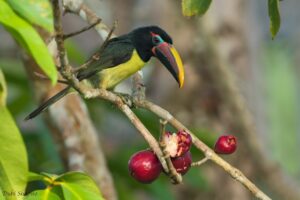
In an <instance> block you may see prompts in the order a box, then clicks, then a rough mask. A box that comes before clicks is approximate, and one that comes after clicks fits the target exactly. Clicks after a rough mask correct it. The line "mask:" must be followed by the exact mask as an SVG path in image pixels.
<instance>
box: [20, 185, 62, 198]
mask: <svg viewBox="0 0 300 200" xmlns="http://www.w3.org/2000/svg"><path fill="white" fill-rule="evenodd" d="M60 199H61V198H59V196H57V195H56V194H55V193H53V192H51V190H50V188H47V189H45V190H35V191H33V192H31V193H29V194H28V195H27V196H26V197H25V200H60Z"/></svg>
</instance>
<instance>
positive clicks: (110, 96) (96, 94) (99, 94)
mask: <svg viewBox="0 0 300 200" xmlns="http://www.w3.org/2000/svg"><path fill="white" fill-rule="evenodd" d="M53 2H54V3H53V5H54V8H55V6H56V7H58V0H53ZM55 4H57V5H55ZM80 8H81V10H80V9H78V10H77V12H78V14H79V15H81V16H82V17H83V18H89V19H87V20H91V19H93V18H95V17H96V18H97V16H96V15H95V14H94V13H93V12H92V11H91V10H90V9H89V8H87V7H86V6H85V5H84V4H82V5H80ZM57 10H58V11H59V8H58V9H57ZM57 10H56V12H57ZM79 10H80V11H82V12H81V13H84V15H83V14H80V12H79ZM74 12H75V11H74ZM87 13H89V14H87ZM59 14H60V13H59ZM54 16H56V17H55V18H56V20H55V22H56V23H55V30H56V31H58V33H62V28H61V24H60V18H58V17H57V13H55V12H54ZM57 21H58V22H59V23H57ZM57 24H58V25H57ZM97 27H100V24H99V25H98V26H96V28H97ZM101 28H103V26H102V27H101ZM101 31H102V29H99V30H98V32H99V33H100V34H101ZM56 40H57V43H58V50H59V52H60V54H59V56H60V61H61V65H62V66H61V67H62V74H63V76H66V77H67V80H69V81H70V82H71V83H72V86H73V87H74V88H75V89H77V90H78V91H79V92H80V93H82V94H83V95H84V97H85V98H101V99H105V100H108V101H110V102H112V103H114V104H115V105H117V107H118V108H119V109H120V110H121V111H122V112H123V113H124V114H125V115H126V116H127V117H128V119H129V120H130V121H131V123H132V124H133V125H134V126H135V127H136V128H137V129H138V130H139V132H140V133H141V135H142V136H143V137H144V138H145V140H146V141H147V142H148V144H149V146H150V147H151V148H152V149H153V151H154V152H155V153H156V155H157V156H158V158H159V160H160V162H161V163H162V166H163V168H164V170H165V171H166V172H168V170H169V168H168V166H167V163H166V161H165V160H164V159H163V157H162V156H163V153H162V151H161V149H160V147H159V145H158V143H157V141H156V140H155V138H154V137H153V136H152V135H151V133H150V132H149V131H148V129H147V128H146V127H145V126H144V125H143V124H142V122H141V121H140V120H139V119H138V118H137V116H136V115H135V114H134V113H133V112H132V110H131V109H130V108H129V106H128V105H126V104H125V103H124V102H123V101H122V99H121V98H120V97H119V96H118V95H116V94H114V93H112V92H109V91H106V90H103V89H93V88H87V87H85V86H82V83H80V82H78V80H76V77H75V79H72V74H73V73H71V71H68V70H66V68H67V67H68V66H69V65H68V63H64V58H65V52H64V51H65V50H64V48H63V37H62V35H61V34H57V36H56ZM61 42H62V44H61ZM133 101H134V99H133ZM134 104H136V105H137V106H140V107H143V108H145V109H147V110H149V111H152V112H153V113H155V114H156V115H157V116H159V117H160V118H162V119H164V120H167V121H168V122H169V123H170V124H171V125H172V126H174V127H175V128H177V129H178V130H186V131H187V132H188V133H190V134H191V136H192V139H193V143H194V145H195V146H196V147H197V148H198V149H199V150H201V151H202V152H203V153H204V154H205V156H206V158H207V159H210V160H212V161H213V162H214V163H215V164H217V165H219V166H220V167H222V168H223V169H224V170H225V171H226V172H227V173H229V174H230V175H231V176H232V177H233V178H234V179H236V180H237V181H239V182H240V183H241V184H243V185H244V186H245V187H246V188H247V189H248V190H249V191H250V192H251V193H253V195H254V196H255V197H257V198H258V199H262V200H270V198H269V197H268V196H267V195H266V194H264V193H263V192H262V191H261V190H259V189H258V188H257V187H256V186H255V185H254V184H253V183H252V182H251V181H250V180H249V179H248V178H246V177H245V176H244V174H243V173H242V172H240V171H239V170H238V169H236V168H234V167H233V166H231V165H230V164H229V163H227V162H226V161H225V160H223V159H222V158H221V157H219V156H218V155H217V154H215V153H214V151H213V150H212V149H210V148H209V147H208V146H207V145H206V144H204V143H203V142H202V141H201V140H199V139H198V138H197V137H196V136H195V135H194V134H193V133H192V132H191V131H189V130H188V129H187V128H186V127H185V126H184V125H183V124H181V122H179V121H178V120H177V119H175V118H174V117H173V116H172V115H171V114H170V113H169V112H168V111H166V110H164V109H163V108H161V107H159V106H157V105H155V104H153V103H151V102H149V101H146V100H141V101H135V102H134Z"/></svg>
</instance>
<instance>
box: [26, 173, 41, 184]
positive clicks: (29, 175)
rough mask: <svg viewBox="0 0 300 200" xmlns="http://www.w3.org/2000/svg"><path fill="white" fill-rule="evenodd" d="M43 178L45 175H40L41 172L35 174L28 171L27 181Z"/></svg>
mask: <svg viewBox="0 0 300 200" xmlns="http://www.w3.org/2000/svg"><path fill="white" fill-rule="evenodd" d="M44 180H45V176H43V175H41V174H37V173H34V172H29V173H28V182H31V181H44Z"/></svg>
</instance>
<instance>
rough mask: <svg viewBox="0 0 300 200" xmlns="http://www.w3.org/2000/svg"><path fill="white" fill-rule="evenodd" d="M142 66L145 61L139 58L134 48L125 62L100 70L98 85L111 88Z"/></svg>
mask: <svg viewBox="0 0 300 200" xmlns="http://www.w3.org/2000/svg"><path fill="white" fill-rule="evenodd" d="M144 66H145V62H144V61H143V60H142V59H141V58H140V56H139V55H138V53H137V51H136V50H134V51H133V53H132V56H131V58H130V59H129V60H128V61H127V62H125V63H122V64H120V65H117V66H115V67H111V68H108V69H104V70H102V71H101V72H100V85H99V87H100V88H103V89H110V88H113V87H115V86H116V85H117V84H118V83H120V82H121V81H123V80H124V79H126V78H128V77H129V76H131V75H132V74H134V73H135V72H137V71H139V70H140V69H141V68H142V67H144Z"/></svg>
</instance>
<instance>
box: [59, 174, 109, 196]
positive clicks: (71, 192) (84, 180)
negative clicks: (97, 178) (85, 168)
mask: <svg viewBox="0 0 300 200" xmlns="http://www.w3.org/2000/svg"><path fill="white" fill-rule="evenodd" d="M55 182H56V183H57V182H59V184H60V187H61V188H62V191H63V195H64V198H65V199H74V200H77V199H78V200H81V199H82V200H103V197H102V195H101V193H100V191H99V189H98V187H97V185H96V184H95V182H94V181H93V180H92V179H91V178H90V177H89V176H88V175H86V174H84V173H81V172H68V173H66V174H63V175H61V176H59V177H58V178H57V179H55Z"/></svg>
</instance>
